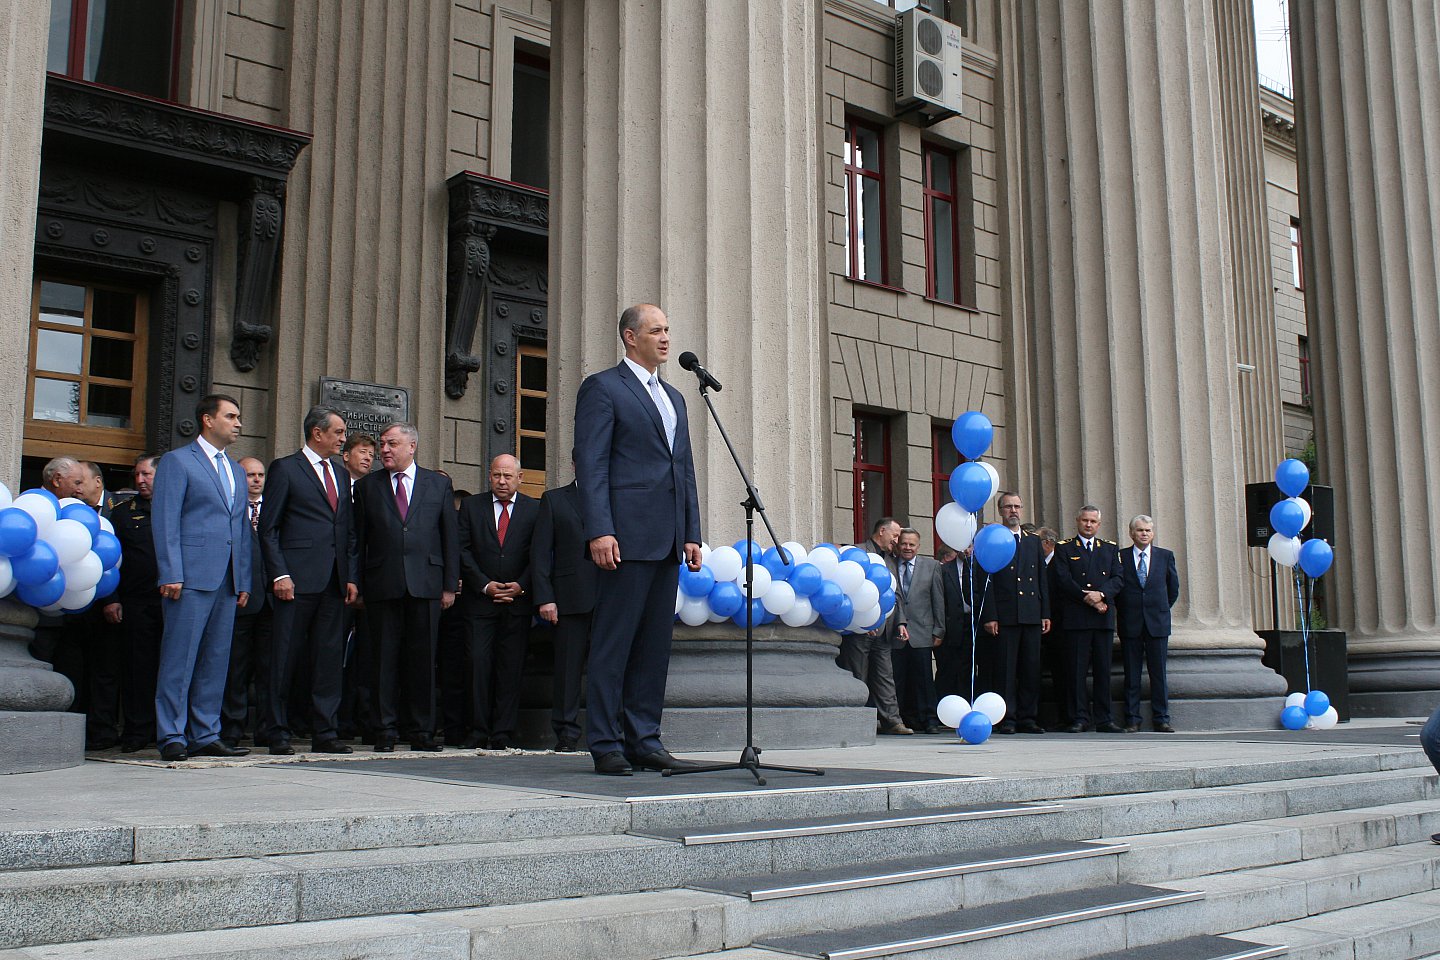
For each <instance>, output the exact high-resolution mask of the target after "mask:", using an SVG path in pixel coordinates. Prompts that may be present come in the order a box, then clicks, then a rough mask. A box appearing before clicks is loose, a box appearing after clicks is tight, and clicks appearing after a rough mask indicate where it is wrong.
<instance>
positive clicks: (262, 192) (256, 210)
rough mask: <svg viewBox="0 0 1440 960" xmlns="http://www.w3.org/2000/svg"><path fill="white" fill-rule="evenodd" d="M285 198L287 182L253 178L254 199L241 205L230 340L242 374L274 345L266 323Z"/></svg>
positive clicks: (231, 353) (251, 368)
mask: <svg viewBox="0 0 1440 960" xmlns="http://www.w3.org/2000/svg"><path fill="white" fill-rule="evenodd" d="M284 196H285V184H284V181H281V180H272V179H268V178H265V177H252V178H251V180H250V196H249V197H248V198H247V199H246V200H245V201H244V202H243V203H241V205H240V265H239V269H238V270H237V271H236V283H235V329H234V332H233V334H232V336H231V340H230V359H231V361H233V362H234V364H235V369H237V370H240V371H250V370H254V369H255V366H256V364H258V363H259V361H260V348H261V347H262V346H263V345H265V344H266V343H269V342H270V332H271V331H270V325H269V324H268V323H264V322H262V321H263V319H264V316H265V308H266V305H267V303H268V301H269V295H270V284H271V281H272V280H273V279H274V277H275V264H276V262H277V261H278V260H279V258H280V233H281V225H282V223H283V222H284V216H285V214H284V209H285V208H284V206H283V205H282V203H281V201H282V199H283V198H284Z"/></svg>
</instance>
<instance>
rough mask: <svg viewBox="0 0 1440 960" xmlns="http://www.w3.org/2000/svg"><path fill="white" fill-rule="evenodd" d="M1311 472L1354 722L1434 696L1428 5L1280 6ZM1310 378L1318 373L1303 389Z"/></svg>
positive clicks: (1439, 525) (1437, 91)
mask: <svg viewBox="0 0 1440 960" xmlns="http://www.w3.org/2000/svg"><path fill="white" fill-rule="evenodd" d="M1290 16H1291V31H1292V36H1293V39H1292V45H1293V53H1294V64H1295V87H1296V98H1295V105H1296V128H1297V130H1298V133H1299V155H1300V209H1301V222H1302V224H1303V226H1302V231H1303V238H1304V244H1305V312H1306V316H1307V319H1308V322H1309V326H1310V336H1311V349H1312V358H1313V364H1314V366H1313V367H1312V369H1313V370H1315V371H1317V372H1318V375H1319V377H1318V388H1317V389H1316V391H1315V396H1316V432H1317V440H1318V443H1317V447H1318V450H1319V455H1320V463H1319V471H1318V472H1319V474H1320V479H1321V480H1322V481H1323V482H1329V483H1331V484H1333V485H1334V487H1335V512H1336V531H1335V532H1336V539H1337V541H1338V543H1337V549H1336V551H1335V555H1336V563H1335V567H1334V570H1333V572H1332V573H1330V574H1329V575H1328V576H1327V580H1328V585H1329V587H1330V589H1331V591H1332V593H1331V596H1332V598H1333V602H1334V605H1335V609H1334V612H1335V615H1336V616H1335V621H1336V626H1337V627H1339V628H1340V629H1343V630H1346V631H1348V633H1349V649H1350V675H1351V689H1352V690H1353V691H1355V692H1356V693H1357V694H1358V696H1357V697H1355V698H1354V699H1352V709H1354V710H1355V711H1356V712H1358V713H1360V714H1362V715H1363V714H1365V713H1370V714H1376V713H1379V714H1388V715H1395V714H1397V713H1399V714H1405V713H1426V712H1429V711H1430V710H1432V709H1433V708H1434V703H1435V693H1434V691H1436V690H1437V689H1440V657H1437V654H1440V624H1437V620H1436V607H1437V586H1440V583H1437V579H1436V572H1435V569H1436V568H1435V550H1434V544H1435V542H1436V541H1437V538H1440V510H1437V509H1436V506H1437V503H1440V472H1437V471H1436V470H1435V467H1434V463H1435V451H1436V449H1437V447H1440V378H1437V377H1436V375H1435V370H1436V358H1437V357H1440V323H1437V317H1440V254H1437V250H1440V60H1437V58H1436V55H1435V51H1436V50H1437V49H1440V5H1437V4H1435V3H1434V2H1431V0H1391V2H1387V3H1374V4H1371V3H1355V2H1350V0H1345V2H1335V0H1307V2H1306V3H1298V4H1292V6H1291V14H1290ZM1312 376H1313V374H1312Z"/></svg>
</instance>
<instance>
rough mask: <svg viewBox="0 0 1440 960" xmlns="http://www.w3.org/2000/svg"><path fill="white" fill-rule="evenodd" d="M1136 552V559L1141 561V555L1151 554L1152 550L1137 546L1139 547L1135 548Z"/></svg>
mask: <svg viewBox="0 0 1440 960" xmlns="http://www.w3.org/2000/svg"><path fill="white" fill-rule="evenodd" d="M1134 550H1135V559H1137V560H1138V559H1140V555H1141V554H1145V553H1149V552H1150V548H1149V547H1138V546H1137V547H1135V548H1134Z"/></svg>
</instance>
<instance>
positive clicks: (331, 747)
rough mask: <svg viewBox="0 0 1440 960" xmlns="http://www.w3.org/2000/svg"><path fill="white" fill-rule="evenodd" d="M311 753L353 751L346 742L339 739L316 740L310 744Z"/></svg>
mask: <svg viewBox="0 0 1440 960" xmlns="http://www.w3.org/2000/svg"><path fill="white" fill-rule="evenodd" d="M310 752H311V753H354V752H355V751H354V750H352V749H350V745H349V744H348V743H341V742H340V741H339V740H316V741H315V742H314V743H313V744H311V745H310Z"/></svg>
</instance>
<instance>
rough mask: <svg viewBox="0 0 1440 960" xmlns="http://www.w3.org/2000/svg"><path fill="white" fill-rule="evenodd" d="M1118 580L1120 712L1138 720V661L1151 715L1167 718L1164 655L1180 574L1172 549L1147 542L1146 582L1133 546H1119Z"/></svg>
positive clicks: (1133, 722)
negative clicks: (1121, 660)
mask: <svg viewBox="0 0 1440 960" xmlns="http://www.w3.org/2000/svg"><path fill="white" fill-rule="evenodd" d="M1120 576H1121V581H1122V585H1121V587H1120V593H1119V595H1118V596H1116V598H1115V607H1116V614H1117V616H1116V622H1117V625H1118V627H1119V632H1120V652H1121V654H1122V656H1124V658H1125V714H1126V722H1127V723H1129V724H1130V725H1131V726H1137V727H1138V726H1139V725H1140V662H1141V660H1142V659H1143V660H1144V661H1145V670H1146V672H1147V673H1149V674H1150V719H1151V722H1152V723H1156V724H1160V723H1169V722H1170V690H1169V686H1168V685H1167V683H1166V681H1165V656H1166V654H1167V653H1168V648H1169V645H1170V608H1171V607H1173V606H1174V605H1175V601H1176V600H1177V599H1179V597H1180V574H1179V573H1178V572H1177V571H1176V569H1175V554H1174V553H1172V552H1170V551H1169V550H1166V549H1165V548H1164V547H1157V546H1155V545H1154V544H1151V546H1150V561H1149V563H1148V564H1147V576H1146V578H1145V585H1144V586H1143V587H1142V586H1141V585H1140V572H1139V570H1138V569H1136V566H1135V548H1134V547H1126V548H1125V549H1124V550H1121V551H1120Z"/></svg>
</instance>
